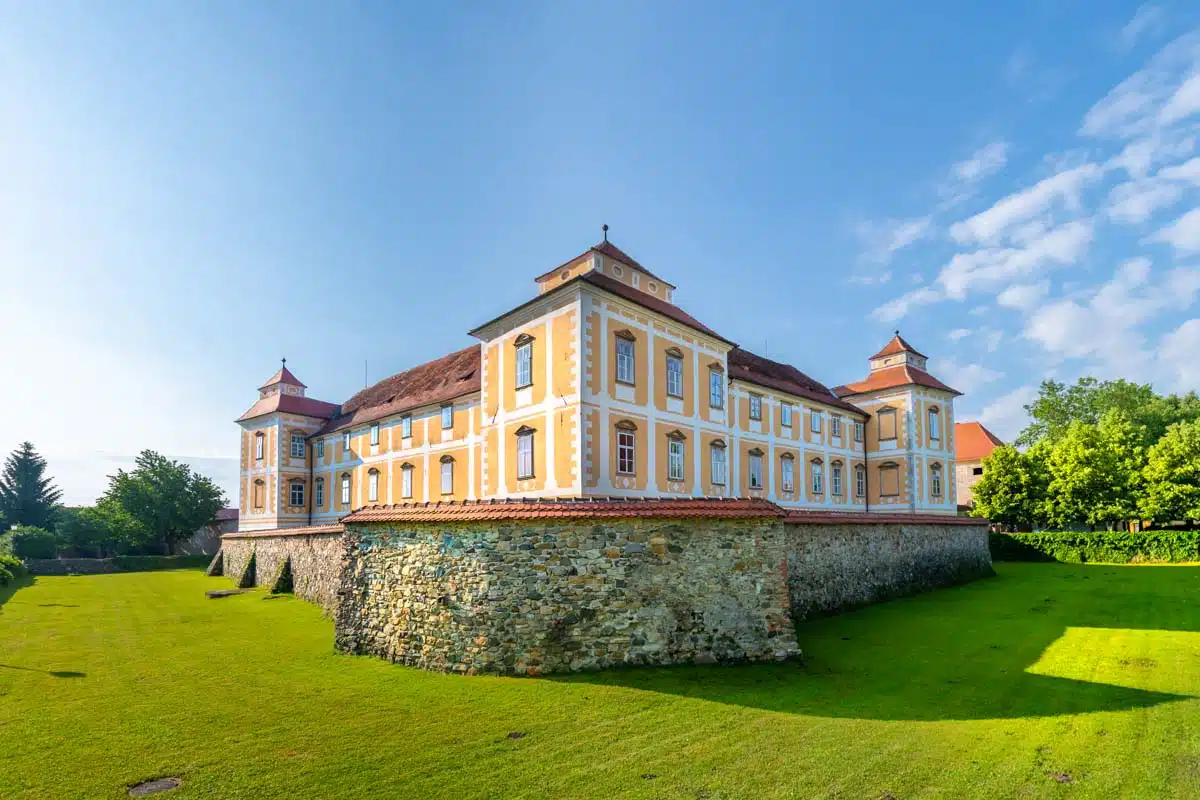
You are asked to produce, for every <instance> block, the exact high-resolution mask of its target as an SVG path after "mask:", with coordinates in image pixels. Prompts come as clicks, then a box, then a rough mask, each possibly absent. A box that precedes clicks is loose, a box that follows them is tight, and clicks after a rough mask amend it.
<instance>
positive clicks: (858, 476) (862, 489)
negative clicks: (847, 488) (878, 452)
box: [854, 465, 867, 497]
mask: <svg viewBox="0 0 1200 800" xmlns="http://www.w3.org/2000/svg"><path fill="white" fill-rule="evenodd" d="M866 494H867V469H866V467H863V466H861V465H860V466H857V467H855V468H854V496H855V497H865V496H866Z"/></svg>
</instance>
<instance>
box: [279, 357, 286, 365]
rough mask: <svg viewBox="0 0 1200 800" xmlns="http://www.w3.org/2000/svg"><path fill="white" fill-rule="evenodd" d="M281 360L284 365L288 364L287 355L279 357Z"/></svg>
mask: <svg viewBox="0 0 1200 800" xmlns="http://www.w3.org/2000/svg"><path fill="white" fill-rule="evenodd" d="M279 360H280V361H282V362H283V365H284V366H285V367H286V366H287V358H286V357H285V358H281V359H279Z"/></svg>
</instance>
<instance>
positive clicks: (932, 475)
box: [929, 464, 942, 497]
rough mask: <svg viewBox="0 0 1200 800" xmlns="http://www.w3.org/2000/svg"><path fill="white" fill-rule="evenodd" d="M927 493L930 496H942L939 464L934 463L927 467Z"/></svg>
mask: <svg viewBox="0 0 1200 800" xmlns="http://www.w3.org/2000/svg"><path fill="white" fill-rule="evenodd" d="M929 495H930V496H931V497H941V496H942V467H941V465H940V464H934V465H933V466H932V467H930V469H929Z"/></svg>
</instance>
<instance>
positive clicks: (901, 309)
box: [871, 286, 942, 322]
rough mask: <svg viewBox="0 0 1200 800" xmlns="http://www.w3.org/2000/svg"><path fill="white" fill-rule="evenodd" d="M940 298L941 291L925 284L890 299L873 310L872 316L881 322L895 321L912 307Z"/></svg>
mask: <svg viewBox="0 0 1200 800" xmlns="http://www.w3.org/2000/svg"><path fill="white" fill-rule="evenodd" d="M940 299H942V294H941V292H938V291H937V290H935V289H930V288H929V287H927V286H925V287H922V288H920V289H913V290H912V291H911V292H908V293H906V294H903V295H901V296H900V297H897V298H896V299H894V300H889V301H888V302H886V303H884V304H883V305H881V306H879V307H878V308H876V309H875V310H874V311H872V312H871V316H872V317H874V318H875V319H877V320H879V321H880V322H894V321H896V320H898V319H900V318H901V317H903V316H904V315H906V314H907V313H908V312H909V311H910V310H911V309H913V308H916V307H918V306H923V305H926V304H928V303H934V302H937V301H938V300H940Z"/></svg>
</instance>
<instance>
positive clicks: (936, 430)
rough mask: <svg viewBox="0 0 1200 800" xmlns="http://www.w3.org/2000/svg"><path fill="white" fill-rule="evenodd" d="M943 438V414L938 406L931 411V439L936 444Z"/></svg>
mask: <svg viewBox="0 0 1200 800" xmlns="http://www.w3.org/2000/svg"><path fill="white" fill-rule="evenodd" d="M941 438H942V413H941V411H940V410H939V409H938V407H937V406H933V407H931V408H930V409H929V439H930V441H933V442H936V441H938V440H940V439H941Z"/></svg>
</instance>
